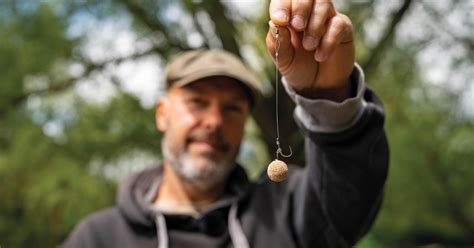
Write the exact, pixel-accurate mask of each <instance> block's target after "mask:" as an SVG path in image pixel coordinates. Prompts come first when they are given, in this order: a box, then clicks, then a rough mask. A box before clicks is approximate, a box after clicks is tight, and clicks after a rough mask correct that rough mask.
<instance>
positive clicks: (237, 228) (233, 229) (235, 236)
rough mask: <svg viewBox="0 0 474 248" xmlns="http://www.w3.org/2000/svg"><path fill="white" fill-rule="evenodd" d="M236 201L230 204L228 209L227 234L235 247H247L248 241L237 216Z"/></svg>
mask: <svg viewBox="0 0 474 248" xmlns="http://www.w3.org/2000/svg"><path fill="white" fill-rule="evenodd" d="M237 210H238V205H237V203H234V204H232V206H231V207H230V211H229V234H230V238H231V239H232V243H233V244H234V247H235V248H249V247H250V246H249V242H248V240H247V238H246V237H245V234H244V231H243V230H242V225H241V224H240V221H239V219H238V218H237Z"/></svg>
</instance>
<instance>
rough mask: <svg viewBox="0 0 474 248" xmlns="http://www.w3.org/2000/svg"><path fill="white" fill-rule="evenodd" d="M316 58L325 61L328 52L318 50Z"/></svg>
mask: <svg viewBox="0 0 474 248" xmlns="http://www.w3.org/2000/svg"><path fill="white" fill-rule="evenodd" d="M314 58H315V59H316V60H317V61H318V62H323V61H324V60H326V58H327V54H326V53H325V52H323V51H321V50H318V51H316V54H315V55H314Z"/></svg>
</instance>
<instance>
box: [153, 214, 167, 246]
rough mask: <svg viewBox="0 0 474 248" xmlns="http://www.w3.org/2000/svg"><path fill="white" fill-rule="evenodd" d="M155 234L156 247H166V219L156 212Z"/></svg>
mask: <svg viewBox="0 0 474 248" xmlns="http://www.w3.org/2000/svg"><path fill="white" fill-rule="evenodd" d="M155 223H156V236H157V239H158V246H157V247H158V248H168V230H167V228H166V220H165V216H164V215H163V214H157V215H156V217H155Z"/></svg>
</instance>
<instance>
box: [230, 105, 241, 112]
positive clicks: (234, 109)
mask: <svg viewBox="0 0 474 248" xmlns="http://www.w3.org/2000/svg"><path fill="white" fill-rule="evenodd" d="M226 110H227V111H228V112H231V113H242V112H243V111H244V110H243V108H242V107H240V106H238V105H229V106H227V107H226Z"/></svg>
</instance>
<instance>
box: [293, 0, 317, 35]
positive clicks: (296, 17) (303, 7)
mask: <svg viewBox="0 0 474 248" xmlns="http://www.w3.org/2000/svg"><path fill="white" fill-rule="evenodd" d="M312 8H313V0H303V1H298V0H293V2H292V4H291V20H290V24H291V26H292V27H293V28H294V29H295V30H296V31H303V30H304V29H305V28H306V24H307V23H308V19H309V17H310V15H311V9H312Z"/></svg>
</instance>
